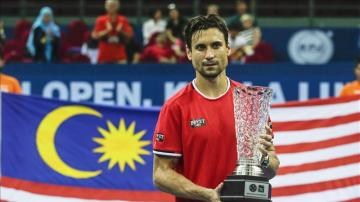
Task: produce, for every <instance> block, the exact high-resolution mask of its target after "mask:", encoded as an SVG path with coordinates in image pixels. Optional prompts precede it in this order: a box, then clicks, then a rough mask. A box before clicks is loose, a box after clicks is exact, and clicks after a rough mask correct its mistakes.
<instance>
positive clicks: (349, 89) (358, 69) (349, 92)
mask: <svg viewBox="0 0 360 202" xmlns="http://www.w3.org/2000/svg"><path fill="white" fill-rule="evenodd" d="M354 74H355V76H356V80H355V81H352V82H350V83H348V84H346V85H345V86H344V88H343V89H342V90H341V92H340V96H341V97H344V96H353V95H360V56H358V58H357V61H356V65H355V68H354Z"/></svg>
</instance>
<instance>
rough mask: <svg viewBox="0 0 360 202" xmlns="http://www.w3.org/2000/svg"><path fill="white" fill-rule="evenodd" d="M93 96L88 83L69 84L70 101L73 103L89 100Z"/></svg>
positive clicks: (74, 82) (75, 82)
mask: <svg viewBox="0 0 360 202" xmlns="http://www.w3.org/2000/svg"><path fill="white" fill-rule="evenodd" d="M92 95H93V88H92V86H91V83H90V82H86V81H72V82H70V100H71V101H74V102H78V101H85V100H89V99H90V98H91V97H92Z"/></svg>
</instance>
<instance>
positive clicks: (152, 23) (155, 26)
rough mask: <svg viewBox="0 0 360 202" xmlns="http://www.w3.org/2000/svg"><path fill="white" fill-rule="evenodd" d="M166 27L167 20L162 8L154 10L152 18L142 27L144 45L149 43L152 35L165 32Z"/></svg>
mask: <svg viewBox="0 0 360 202" xmlns="http://www.w3.org/2000/svg"><path fill="white" fill-rule="evenodd" d="M165 27H166V21H165V20H163V19H162V12H161V9H156V10H154V11H152V13H151V18H150V19H149V20H147V21H146V22H145V23H144V24H143V27H142V31H143V38H144V42H143V43H144V46H146V45H147V44H148V43H149V39H150V37H151V36H152V35H153V34H154V33H157V32H164V31H165Z"/></svg>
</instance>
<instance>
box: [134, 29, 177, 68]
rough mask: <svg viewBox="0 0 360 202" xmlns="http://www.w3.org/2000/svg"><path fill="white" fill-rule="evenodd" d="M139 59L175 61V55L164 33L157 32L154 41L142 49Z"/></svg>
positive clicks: (163, 61) (157, 61)
mask: <svg viewBox="0 0 360 202" xmlns="http://www.w3.org/2000/svg"><path fill="white" fill-rule="evenodd" d="M141 61H143V62H152V63H175V62H176V55H175V52H174V51H173V50H172V49H171V47H170V43H169V41H168V39H167V37H166V34H165V33H157V34H156V37H155V43H154V44H152V45H149V46H148V47H146V48H145V49H144V52H143V54H142V56H141Z"/></svg>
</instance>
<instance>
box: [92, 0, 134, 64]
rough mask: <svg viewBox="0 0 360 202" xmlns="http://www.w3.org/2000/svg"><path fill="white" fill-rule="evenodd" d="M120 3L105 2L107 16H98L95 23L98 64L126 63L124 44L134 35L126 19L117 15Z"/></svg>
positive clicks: (116, 1) (115, 0)
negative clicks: (97, 40) (97, 41)
mask: <svg viewBox="0 0 360 202" xmlns="http://www.w3.org/2000/svg"><path fill="white" fill-rule="evenodd" d="M119 7H120V2H119V1H118V0H106V1H105V9H106V12H107V14H106V15H102V16H99V17H98V18H97V19H96V22H95V35H94V37H95V39H99V40H100V42H99V56H98V62H99V63H120V64H124V63H126V60H127V56H126V51H125V42H126V41H127V40H128V39H129V38H132V37H133V35H134V33H133V29H132V28H131V26H130V24H129V22H128V20H127V18H126V17H125V16H123V15H119V14H118V10H119Z"/></svg>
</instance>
